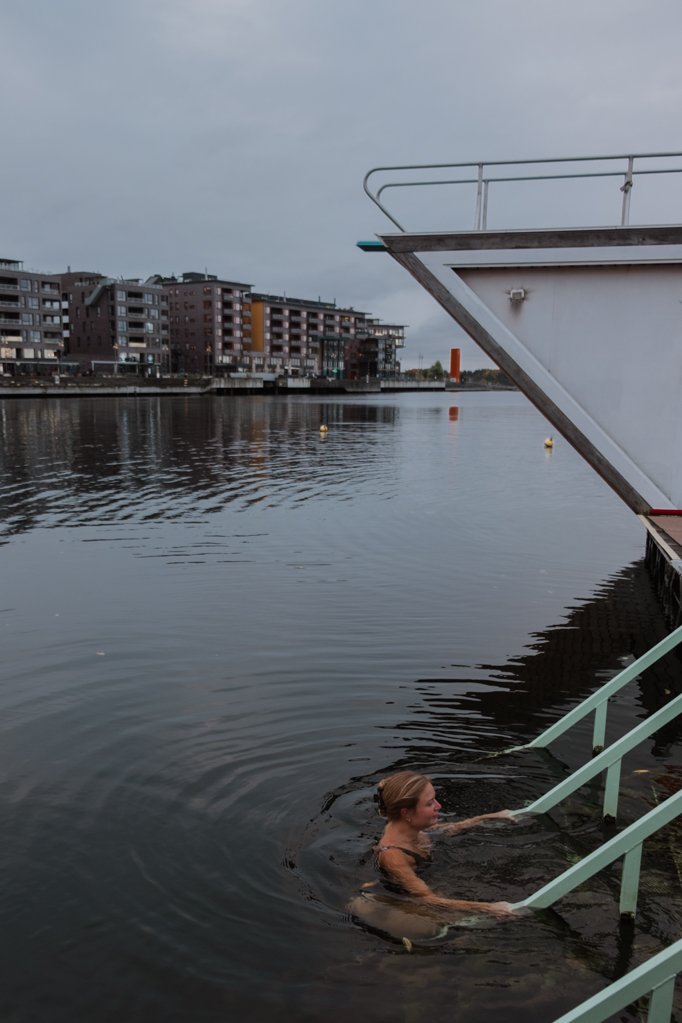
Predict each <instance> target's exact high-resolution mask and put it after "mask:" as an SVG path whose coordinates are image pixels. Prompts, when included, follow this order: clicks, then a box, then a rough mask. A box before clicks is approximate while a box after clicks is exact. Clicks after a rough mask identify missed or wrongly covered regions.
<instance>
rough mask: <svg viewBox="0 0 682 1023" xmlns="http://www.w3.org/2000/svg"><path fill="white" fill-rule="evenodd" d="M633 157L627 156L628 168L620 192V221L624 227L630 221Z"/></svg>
mask: <svg viewBox="0 0 682 1023" xmlns="http://www.w3.org/2000/svg"><path fill="white" fill-rule="evenodd" d="M634 163H635V158H634V156H629V157H628V169H627V170H626V172H625V181H624V182H623V184H622V185H621V189H620V190H621V192H622V193H623V209H622V212H621V217H620V223H621V226H622V227H625V226H626V225H627V224H629V223H630V192H631V191H632V184H633V182H632V170H633V167H634Z"/></svg>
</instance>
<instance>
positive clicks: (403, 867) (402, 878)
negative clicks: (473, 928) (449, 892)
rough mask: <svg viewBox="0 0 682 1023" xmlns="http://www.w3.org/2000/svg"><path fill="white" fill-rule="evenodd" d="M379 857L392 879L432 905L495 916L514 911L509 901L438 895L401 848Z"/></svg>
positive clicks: (387, 851) (388, 851)
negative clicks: (483, 900)
mask: <svg viewBox="0 0 682 1023" xmlns="http://www.w3.org/2000/svg"><path fill="white" fill-rule="evenodd" d="M377 858H378V859H379V861H380V863H381V866H382V868H383V869H384V870H385V871H386V873H387V874H389V875H390V877H391V879H392V880H393V881H395V882H396V883H397V884H399V885H400V887H401V888H403V889H404V891H406V892H407V893H408V895H414V896H415V897H416V898H418V899H422V900H423V901H424V902H425V903H427V904H428V905H430V906H438V907H439V908H442V909H458V910H469V911H471V912H479V913H491V914H492V915H493V916H511V914H512V912H513V910H512V908H511V903H509V902H471V901H469V900H468V899H446V898H442V897H441V896H440V895H436V893H435V892H433V891H431V889H430V888H429V886H428V885H427V884H426V882H425V881H422V879H421V878H420V877H417V875H416V874H415V872H414V867H413V866H412V864H411V863H410V857H409V856H407V854H406V853H404V852H402V851H401V850H400V849H386V850H384V851H383V852H381V853H379V854H378V857H377Z"/></svg>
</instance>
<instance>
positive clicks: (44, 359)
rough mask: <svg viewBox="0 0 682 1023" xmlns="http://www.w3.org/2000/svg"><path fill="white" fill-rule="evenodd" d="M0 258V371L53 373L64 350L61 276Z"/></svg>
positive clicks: (18, 261)
mask: <svg viewBox="0 0 682 1023" xmlns="http://www.w3.org/2000/svg"><path fill="white" fill-rule="evenodd" d="M23 266H24V264H23V262H22V261H21V260H17V259H0V373H8V374H11V375H13V376H15V375H17V374H19V373H22V372H30V373H35V372H43V373H45V372H49V373H54V372H55V371H57V369H58V367H59V358H60V356H61V351H62V296H61V287H60V284H59V278H56V277H54V276H53V275H52V274H38V273H30V272H29V271H28V270H24V268H23Z"/></svg>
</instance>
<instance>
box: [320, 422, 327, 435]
mask: <svg viewBox="0 0 682 1023" xmlns="http://www.w3.org/2000/svg"><path fill="white" fill-rule="evenodd" d="M328 430H329V427H328V426H325V425H324V423H322V426H321V427H320V433H327V431H328Z"/></svg>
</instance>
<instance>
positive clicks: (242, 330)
mask: <svg viewBox="0 0 682 1023" xmlns="http://www.w3.org/2000/svg"><path fill="white" fill-rule="evenodd" d="M154 280H156V281H158V282H159V283H160V284H162V286H163V289H164V292H165V294H166V296H167V299H168V312H169V318H170V336H171V362H172V368H173V371H174V372H176V373H201V374H205V375H208V376H224V375H225V374H227V373H230V372H235V371H238V370H241V369H243V368H244V366H245V364H246V362H245V355H246V353H248V352H249V350H250V347H251V285H250V284H241V283H239V282H236V281H225V280H220V279H219V278H218V277H217V276H216V275H215V274H206V273H203V274H202V273H185V274H183V275H182V277H180V278H175V277H155V278H154Z"/></svg>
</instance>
